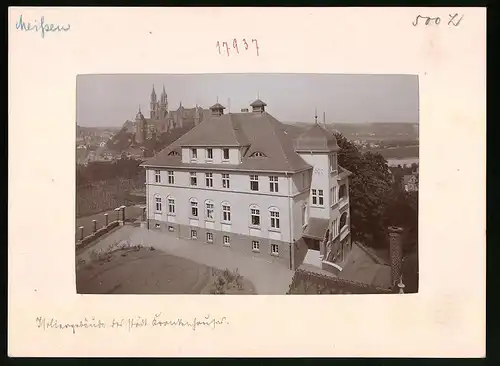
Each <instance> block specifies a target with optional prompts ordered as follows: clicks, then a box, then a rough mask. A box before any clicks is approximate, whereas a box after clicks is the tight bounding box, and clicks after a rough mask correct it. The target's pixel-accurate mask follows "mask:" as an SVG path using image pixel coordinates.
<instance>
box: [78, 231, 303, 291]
mask: <svg viewBox="0 0 500 366" xmlns="http://www.w3.org/2000/svg"><path fill="white" fill-rule="evenodd" d="M120 246H125V247H128V248H129V249H128V250H115V251H113V252H112V253H111V254H110V255H106V256H105V258H104V259H103V258H100V259H99V260H97V259H96V258H95V257H96V253H104V254H105V253H106V251H109V248H113V247H120ZM101 257H102V255H101ZM76 260H77V271H76V275H77V276H76V277H77V290H78V293H121V294H160V293H163V294H200V293H207V294H208V293H213V283H214V281H217V280H220V278H219V277H224V278H226V279H227V275H224V276H221V273H222V271H224V270H226V269H227V271H225V272H229V273H232V274H234V273H236V272H237V273H238V275H239V276H241V278H242V287H243V289H241V288H239V289H236V288H235V289H233V290H231V289H229V291H228V290H226V291H224V293H228V294H232V293H234V294H247V293H248V294H255V293H257V294H278V295H280V294H285V293H286V292H287V291H288V288H289V285H290V283H291V282H292V276H293V271H290V270H289V269H287V268H286V267H284V266H283V265H280V264H277V263H273V262H271V261H267V260H265V259H263V258H258V257H253V256H251V255H244V254H241V253H237V252H234V251H232V250H231V248H226V247H222V246H217V245H214V244H205V243H202V242H199V241H192V240H186V239H179V238H174V237H171V236H169V235H167V234H165V233H160V232H156V231H153V230H147V229H145V228H139V227H134V226H132V225H125V226H123V227H121V228H119V229H118V230H115V231H112V232H111V233H109V234H107V235H105V236H103V237H102V239H100V240H98V241H97V242H95V243H93V244H92V245H90V246H89V247H88V248H87V249H85V250H84V251H82V252H80V253H77V258H76ZM231 276H232V275H231Z"/></svg>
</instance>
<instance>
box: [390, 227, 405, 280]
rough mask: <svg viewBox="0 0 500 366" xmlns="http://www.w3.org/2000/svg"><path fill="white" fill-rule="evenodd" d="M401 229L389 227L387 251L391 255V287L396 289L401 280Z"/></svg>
mask: <svg viewBox="0 0 500 366" xmlns="http://www.w3.org/2000/svg"><path fill="white" fill-rule="evenodd" d="M402 233H403V228H401V227H397V226H390V227H389V250H390V255H391V287H392V288H396V284H397V283H399V282H400V281H401V279H402V277H401V276H402V274H403V271H402V262H403V243H402V238H401V234H402Z"/></svg>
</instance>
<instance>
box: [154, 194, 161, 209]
mask: <svg viewBox="0 0 500 366" xmlns="http://www.w3.org/2000/svg"><path fill="white" fill-rule="evenodd" d="M155 209H156V212H161V197H155Z"/></svg>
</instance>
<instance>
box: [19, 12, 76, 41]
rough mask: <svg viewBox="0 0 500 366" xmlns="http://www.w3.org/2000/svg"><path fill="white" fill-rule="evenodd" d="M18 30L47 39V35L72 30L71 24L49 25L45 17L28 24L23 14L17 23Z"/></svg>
mask: <svg viewBox="0 0 500 366" xmlns="http://www.w3.org/2000/svg"><path fill="white" fill-rule="evenodd" d="M16 29H17V30H20V31H23V32H34V33H40V35H41V36H42V38H45V34H46V33H61V32H67V31H69V30H70V29H71V24H65V25H60V24H59V25H56V24H53V23H47V22H46V21H45V17H44V16H42V17H40V20H38V19H35V20H33V21H32V22H29V21H28V22H26V21H24V19H23V15H22V14H21V15H20V16H19V19H18V20H17V22H16Z"/></svg>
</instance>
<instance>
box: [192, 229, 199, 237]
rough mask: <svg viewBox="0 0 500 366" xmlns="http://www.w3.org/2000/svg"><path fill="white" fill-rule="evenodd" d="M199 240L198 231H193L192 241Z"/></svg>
mask: <svg viewBox="0 0 500 366" xmlns="http://www.w3.org/2000/svg"><path fill="white" fill-rule="evenodd" d="M197 238H198V233H197V232H196V230H191V239H197Z"/></svg>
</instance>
